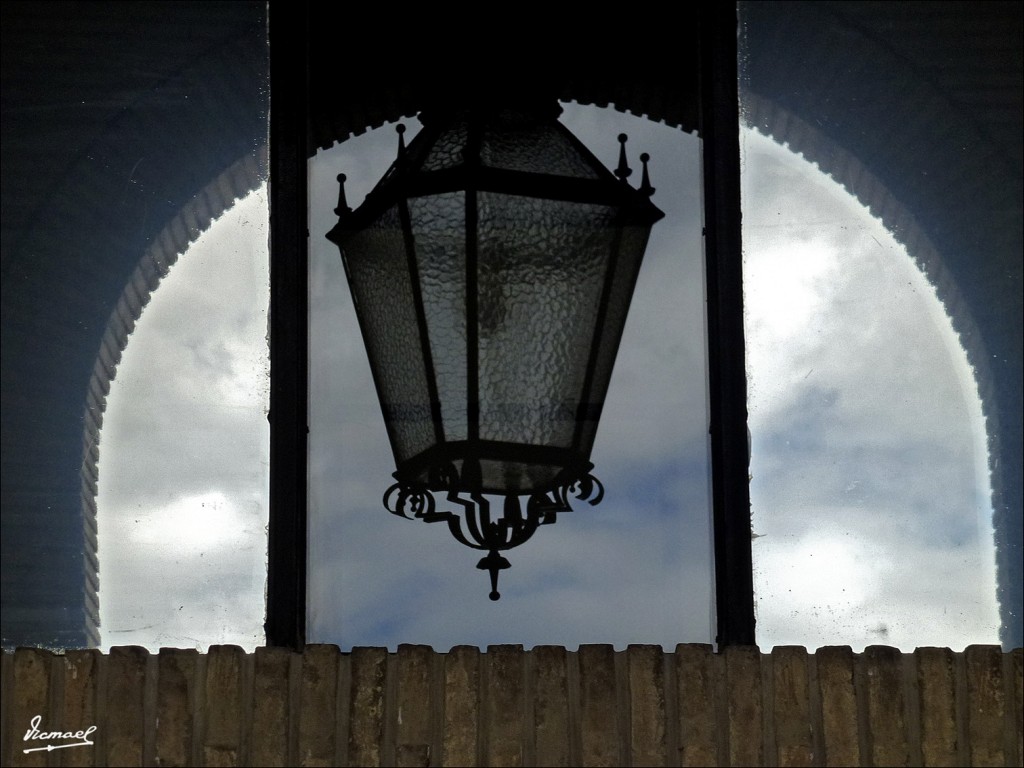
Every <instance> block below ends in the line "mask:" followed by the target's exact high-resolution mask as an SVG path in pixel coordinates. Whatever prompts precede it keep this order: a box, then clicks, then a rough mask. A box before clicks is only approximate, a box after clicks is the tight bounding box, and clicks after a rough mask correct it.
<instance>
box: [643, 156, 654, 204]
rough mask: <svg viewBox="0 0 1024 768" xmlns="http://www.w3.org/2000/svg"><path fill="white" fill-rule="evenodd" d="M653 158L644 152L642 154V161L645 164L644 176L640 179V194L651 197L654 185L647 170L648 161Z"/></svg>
mask: <svg viewBox="0 0 1024 768" xmlns="http://www.w3.org/2000/svg"><path fill="white" fill-rule="evenodd" d="M650 159H651V156H650V155H648V154H647V153H646V152H644V153H643V154H642V155H640V162H641V163H643V165H644V170H643V178H642V179H641V181H640V194H641V195H646V196H647V197H650V196H651V195H653V194H654V187H652V186H651V176H650V174H649V173H648V172H647V162H648V161H649V160H650Z"/></svg>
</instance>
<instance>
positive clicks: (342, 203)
mask: <svg viewBox="0 0 1024 768" xmlns="http://www.w3.org/2000/svg"><path fill="white" fill-rule="evenodd" d="M347 178H348V177H347V176H346V175H345V174H344V173H339V174H338V207H337V208H335V209H334V213H335V214H336V215H337V216H338V217H339V218H344V217H345V216H347V215H348V214H350V213H352V209H351V208H349V207H348V201H347V200H345V180H346V179H347Z"/></svg>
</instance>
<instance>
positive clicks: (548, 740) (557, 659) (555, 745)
mask: <svg viewBox="0 0 1024 768" xmlns="http://www.w3.org/2000/svg"><path fill="white" fill-rule="evenodd" d="M531 655H532V656H533V727H534V738H535V743H536V762H537V764H538V765H548V766H567V765H569V682H568V655H567V654H566V651H565V648H562V647H560V646H555V645H539V646H537V647H536V648H534V649H533V651H532V652H531Z"/></svg>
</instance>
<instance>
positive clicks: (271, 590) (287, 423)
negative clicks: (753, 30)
mask: <svg viewBox="0 0 1024 768" xmlns="http://www.w3.org/2000/svg"><path fill="white" fill-rule="evenodd" d="M310 21H311V20H310V17H309V11H308V8H306V6H304V5H301V4H300V5H299V6H297V7H296V8H290V9H289V11H287V12H275V6H271V8H270V18H269V33H270V46H271V67H270V72H271V75H270V82H271V94H272V97H271V98H272V102H271V112H270V168H271V185H270V216H271V254H270V274H271V305H270V317H271V330H270V364H271V386H270V430H271V431H270V520H269V527H268V535H269V542H268V574H267V619H266V624H265V629H266V643H267V645H270V646H283V647H289V648H295V649H301V648H302V647H303V646H304V645H305V642H306V637H305V634H306V611H307V604H306V603H307V596H306V569H307V560H306V546H307V535H308V529H307V505H308V495H307V485H306V483H307V471H308V462H307V459H308V442H307V436H308V428H307V408H308V351H307V350H308V344H309V335H308V323H307V320H308V296H307V290H308V287H307V286H308V253H307V238H308V231H307V221H306V216H307V214H306V208H307V202H308V201H307V170H306V162H307V157H308V155H309V153H310V151H311V150H314V149H315V147H314V146H313V142H312V141H311V140H310V128H311V126H310V125H309V122H308V114H307V106H308V104H309V103H310V102H309V101H308V100H309V99H310V98H311V97H317V94H315V93H314V89H312V88H311V86H310V70H309V61H310V55H311V51H310V45H309V39H310V38H309V30H310V26H309V25H310ZM737 27H738V15H737V8H736V6H730V5H728V4H726V5H721V4H714V5H703V4H702V5H700V6H699V9H698V12H697V36H698V38H699V44H698V51H697V59H698V67H697V70H698V91H699V98H698V101H699V104H698V126H699V127H698V130H699V133H700V135H701V137H702V139H703V176H704V178H703V183H704V225H705V229H704V235H705V242H704V249H705V264H706V292H707V333H708V339H707V344H708V383H709V403H708V408H709V420H710V430H709V432H710V461H711V474H712V478H711V497H712V518H713V525H712V527H713V539H714V554H715V557H714V561H715V578H714V588H715V603H716V622H717V635H716V638H715V641H716V644H717V645H718V646H719V647H724V646H729V645H754V644H755V639H754V623H755V620H754V591H753V566H752V559H751V539H750V495H749V483H748V478H749V452H748V442H747V418H746V416H747V411H746V369H745V359H744V338H743V284H742V248H741V238H740V166H739V106H738V85H737V64H736V55H737ZM275 41H288V45H287V54H286V55H281V56H275V55H274V46H275ZM281 48H282V49H283V48H284V46H281ZM682 587H683V585H680V588H682Z"/></svg>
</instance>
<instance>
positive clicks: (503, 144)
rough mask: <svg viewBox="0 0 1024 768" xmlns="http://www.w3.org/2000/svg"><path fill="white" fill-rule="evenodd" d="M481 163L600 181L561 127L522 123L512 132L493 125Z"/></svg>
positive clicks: (485, 139) (486, 131) (485, 137)
mask: <svg viewBox="0 0 1024 768" xmlns="http://www.w3.org/2000/svg"><path fill="white" fill-rule="evenodd" d="M504 125H506V126H507V124H504ZM480 159H481V160H482V161H483V164H484V165H488V166H492V167H494V168H505V169H508V170H513V171H527V172H530V173H550V174H553V175H556V176H572V177H575V178H586V179H596V178H599V176H598V173H597V171H596V170H595V169H594V168H593V167H592V166H591V165H590V163H589V162H587V159H586V157H585V156H584V155H583V154H581V152H580V150H579V149H577V148H576V146H575V144H574V143H573V142H572V140H571V139H570V138H569V137H568V136H567V135H566V133H565V132H564V131H562V130H560V129H559V126H555V125H537V124H536V123H534V122H530V121H522V122H520V123H518V124H516V125H514V127H513V128H512V129H510V128H508V127H504V128H503V129H499V128H498V126H496V125H493V124H492V125H488V126H486V127H485V128H484V134H483V141H482V143H481V146H480Z"/></svg>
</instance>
